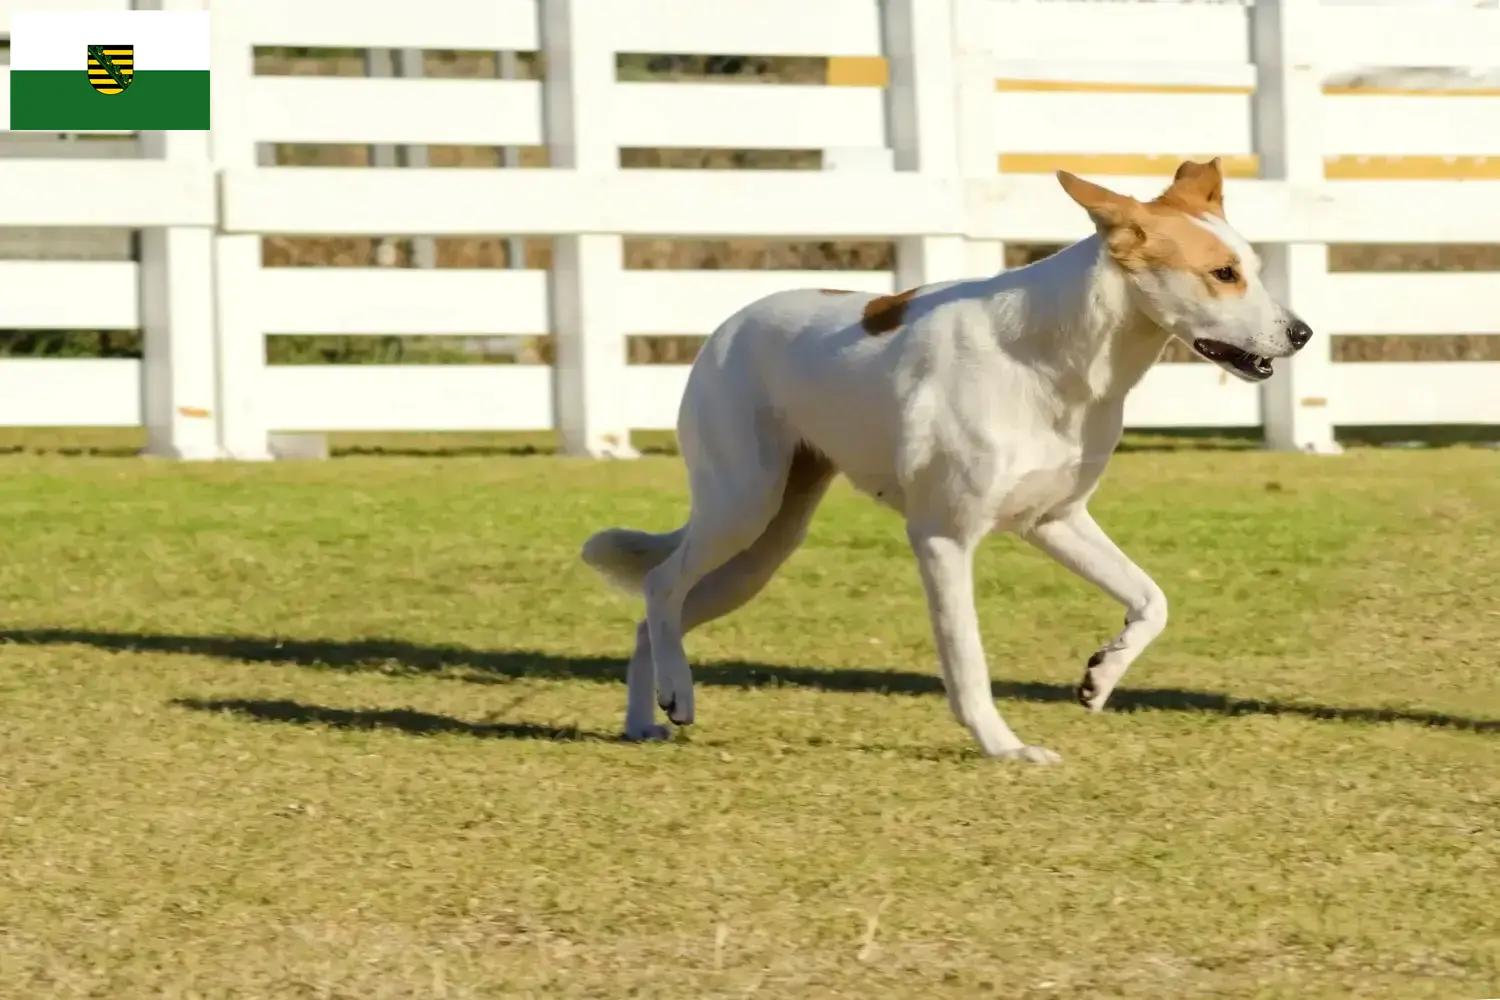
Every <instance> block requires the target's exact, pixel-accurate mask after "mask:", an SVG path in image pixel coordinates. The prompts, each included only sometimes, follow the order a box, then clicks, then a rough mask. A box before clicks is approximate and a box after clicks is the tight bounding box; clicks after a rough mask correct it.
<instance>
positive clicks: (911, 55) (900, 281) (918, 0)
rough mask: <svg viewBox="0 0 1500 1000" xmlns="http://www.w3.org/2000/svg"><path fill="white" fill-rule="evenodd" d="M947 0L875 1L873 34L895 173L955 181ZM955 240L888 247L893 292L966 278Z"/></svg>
mask: <svg viewBox="0 0 1500 1000" xmlns="http://www.w3.org/2000/svg"><path fill="white" fill-rule="evenodd" d="M953 3H954V0H882V2H881V5H880V7H881V11H880V13H881V29H882V30H881V33H882V36H883V39H884V45H883V48H884V50H885V58H886V62H887V65H888V66H889V67H890V77H889V80H888V82H887V84H886V89H885V105H886V134H887V136H888V141H889V142H890V144H891V149H892V150H893V159H894V165H895V168H896V169H897V170H915V171H920V172H921V173H923V174H926V175H927V176H929V177H942V178H950V179H952V180H953V181H955V182H957V180H958V172H959V171H958V145H957V132H958V128H957V118H956V115H955V113H954V111H955V107H954V88H955V85H956V82H957V81H956V80H955V79H954V69H953V64H954V59H953ZM968 263H969V262H968V255H967V248H966V244H965V240H964V238H963V237H961V236H913V237H905V238H902V239H899V240H897V241H896V287H897V288H898V289H902V288H914V287H916V286H917V285H922V284H927V283H930V282H934V281H947V280H950V279H957V278H965V277H969V276H970V273H969V267H968Z"/></svg>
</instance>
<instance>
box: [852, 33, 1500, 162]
mask: <svg viewBox="0 0 1500 1000" xmlns="http://www.w3.org/2000/svg"><path fill="white" fill-rule="evenodd" d="M827 82H828V85H829V86H832V87H885V86H887V85H888V84H889V82H890V74H889V71H888V67H887V64H886V60H885V59H883V58H881V57H880V56H839V57H834V58H830V59H829V60H828V77H827ZM995 89H996V90H997V91H1002V92H1011V93H1017V92H1032V93H1096V94H1246V95H1248V94H1250V93H1252V92H1253V91H1252V89H1251V88H1249V87H1237V86H1229V85H1214V84H1188V83H1183V84H1177V83H1123V82H1118V83H1111V82H1104V81H1086V80H1078V81H1070V80H1015V79H1003V80H996V81H995ZM1323 93H1325V94H1328V95H1330V96H1338V97H1345V96H1362V97H1488V98H1495V97H1500V88H1484V89H1479V88H1476V89H1472V90H1396V89H1392V88H1382V87H1351V86H1348V85H1344V84H1339V85H1329V86H1325V87H1324V88H1323ZM1213 155H1214V154H1213V153H1187V154H1174V155H1167V154H1158V153H1002V154H1000V157H999V168H1000V170H1001V172H1003V173H1011V174H1039V173H1051V172H1052V171H1054V170H1059V169H1061V170H1070V171H1072V172H1074V173H1079V174H1099V175H1106V176H1107V175H1116V176H1120V175H1134V176H1147V177H1152V176H1158V175H1161V176H1171V174H1172V171H1174V170H1176V169H1177V165H1178V164H1179V163H1181V162H1182V161H1183V160H1185V159H1194V160H1199V161H1202V160H1206V159H1208V158H1209V157H1211V156H1213ZM1222 162H1223V165H1224V172H1225V174H1226V175H1228V176H1230V177H1255V176H1256V175H1257V173H1258V171H1259V160H1258V158H1257V157H1256V156H1255V155H1253V154H1248V155H1238V154H1231V155H1226V156H1222ZM1323 174H1324V176H1325V177H1327V178H1329V179H1330V180H1500V157H1489V156H1329V157H1325V158H1324V160H1323Z"/></svg>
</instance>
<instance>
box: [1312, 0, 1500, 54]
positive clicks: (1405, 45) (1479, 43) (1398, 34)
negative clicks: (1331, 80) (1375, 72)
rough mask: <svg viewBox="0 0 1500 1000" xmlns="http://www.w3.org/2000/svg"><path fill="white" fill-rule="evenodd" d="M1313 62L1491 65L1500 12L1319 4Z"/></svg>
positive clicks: (1498, 45) (1499, 46) (1499, 43)
mask: <svg viewBox="0 0 1500 1000" xmlns="http://www.w3.org/2000/svg"><path fill="white" fill-rule="evenodd" d="M1318 17H1319V20H1320V22H1321V23H1320V27H1319V32H1318V39H1319V51H1318V60H1319V61H1320V62H1321V63H1322V64H1324V65H1325V66H1326V67H1328V68H1329V69H1345V68H1348V67H1351V66H1493V65H1495V63H1496V59H1497V57H1496V53H1497V52H1500V10H1495V9H1493V8H1491V9H1478V8H1473V7H1468V8H1465V7H1458V6H1440V5H1437V4H1421V5H1417V6H1404V7H1397V6H1380V5H1376V4H1364V3H1362V4H1358V5H1352V4H1351V5H1348V6H1345V5H1332V4H1324V5H1322V7H1321V8H1320V9H1319V11H1318Z"/></svg>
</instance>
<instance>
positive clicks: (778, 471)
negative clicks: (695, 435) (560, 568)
mask: <svg viewBox="0 0 1500 1000" xmlns="http://www.w3.org/2000/svg"><path fill="white" fill-rule="evenodd" d="M751 433H753V434H757V437H756V438H754V439H752V440H750V441H745V440H735V441H733V442H732V443H731V444H732V445H738V446H739V447H731V446H726V447H725V448H724V449H723V451H722V452H719V451H714V450H711V449H709V448H705V447H695V448H693V452H694V454H693V455H692V456H689V453H688V448H686V447H685V448H684V457H685V458H687V459H688V473H689V482H690V486H691V490H692V509H691V513H690V514H689V516H688V523H687V526H686V528H685V529H684V531H683V536H682V541H681V543H680V544H679V545H678V546H677V548H676V549H675V550H674V551H673V552H672V554H671V555H670V556H668V557H667V559H666V561H665V562H663V563H662V564H661V565H660V566H657V567H656V568H655V569H653V570H651V572H649V573H647V574H646V579H645V581H644V583H643V586H642V590H643V591H644V593H645V597H646V630H647V635H648V638H649V640H650V643H651V658H652V660H653V661H654V662H655V665H656V700H657V703H658V704H659V705H661V707H662V709H663V710H664V711H665V712H666V713H667V718H669V719H671V720H672V722H674V723H675V724H677V725H679V726H685V725H690V724H691V723H692V721H693V674H692V670H691V669H690V668H689V667H688V662H687V654H686V652H685V651H684V650H683V647H682V635H683V628H682V625H683V621H682V612H683V606H684V604H685V603H686V601H687V598H688V595H689V594H690V593H691V591H692V589H693V587H694V586H696V585H697V584H698V582H699V581H700V580H702V579H703V578H704V577H706V576H708V575H709V574H710V573H712V572H713V571H714V570H716V569H718V568H719V567H720V566H723V565H724V564H725V563H727V562H729V560H730V559H731V558H733V557H734V556H735V555H737V554H738V553H740V552H743V551H744V550H745V549H747V548H749V547H750V545H751V544H752V543H753V542H754V541H755V540H756V539H757V538H759V537H760V535H761V533H762V532H764V531H765V530H766V528H767V527H768V526H769V525H770V523H771V521H772V520H773V519H774V518H775V516H776V513H777V511H778V510H779V509H780V507H781V502H782V497H783V495H784V491H785V486H786V482H787V479H788V476H789V474H790V472H791V466H792V457H793V454H794V453H795V450H796V449H795V445H794V444H793V443H791V442H788V443H787V444H786V445H785V446H783V445H782V444H781V443H780V442H778V441H776V440H774V439H772V434H773V433H774V431H773V430H772V429H771V428H763V427H762V428H753V429H752V430H751ZM747 445H749V447H748V448H747V447H746V446H747ZM747 452H748V453H747Z"/></svg>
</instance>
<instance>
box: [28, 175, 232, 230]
mask: <svg viewBox="0 0 1500 1000" xmlns="http://www.w3.org/2000/svg"><path fill="white" fill-rule="evenodd" d="M0 191H3V192H7V193H8V194H9V196H8V197H4V198H0V226H92V227H108V226H121V227H127V228H129V227H140V226H212V225H213V224H214V207H215V206H214V177H213V174H212V172H210V171H209V170H207V169H204V168H203V167H201V166H199V165H196V164H192V163H179V162H173V161H169V160H110V161H104V160H78V161H72V160H0ZM20 191H24V192H26V196H25V197H16V196H15V193H16V192H20Z"/></svg>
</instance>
